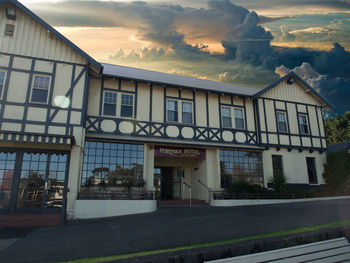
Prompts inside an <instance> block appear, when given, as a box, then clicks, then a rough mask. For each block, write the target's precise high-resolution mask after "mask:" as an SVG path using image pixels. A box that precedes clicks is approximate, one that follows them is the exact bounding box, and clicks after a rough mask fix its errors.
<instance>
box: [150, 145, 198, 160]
mask: <svg viewBox="0 0 350 263" xmlns="http://www.w3.org/2000/svg"><path fill="white" fill-rule="evenodd" d="M154 156H155V157H170V158H190V159H205V149H196V148H181V147H165V146H155V147H154Z"/></svg>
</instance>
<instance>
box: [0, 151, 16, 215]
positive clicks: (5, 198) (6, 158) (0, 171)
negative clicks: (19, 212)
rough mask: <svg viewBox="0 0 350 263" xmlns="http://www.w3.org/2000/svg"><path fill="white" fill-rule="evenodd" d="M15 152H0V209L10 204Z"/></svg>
mask: <svg viewBox="0 0 350 263" xmlns="http://www.w3.org/2000/svg"><path fill="white" fill-rule="evenodd" d="M15 161H16V153H10V152H0V196H1V198H0V210H1V209H2V208H5V209H6V208H8V207H9V205H10V195H11V186H12V177H13V173H14V172H13V170H14V167H15Z"/></svg>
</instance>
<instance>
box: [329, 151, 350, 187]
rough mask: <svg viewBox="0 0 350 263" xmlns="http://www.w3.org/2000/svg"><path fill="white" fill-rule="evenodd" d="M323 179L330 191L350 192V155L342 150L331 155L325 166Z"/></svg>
mask: <svg viewBox="0 0 350 263" xmlns="http://www.w3.org/2000/svg"><path fill="white" fill-rule="evenodd" d="M323 178H324V179H325V181H326V184H327V188H328V190H330V191H349V190H350V153H349V152H348V151H346V150H341V151H338V152H335V153H329V154H328V156H327V164H325V165H324V173H323Z"/></svg>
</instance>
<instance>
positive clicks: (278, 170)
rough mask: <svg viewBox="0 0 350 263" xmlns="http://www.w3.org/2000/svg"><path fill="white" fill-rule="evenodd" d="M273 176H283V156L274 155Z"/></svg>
mask: <svg viewBox="0 0 350 263" xmlns="http://www.w3.org/2000/svg"><path fill="white" fill-rule="evenodd" d="M272 170H273V176H278V175H283V165H282V156H281V155H272Z"/></svg>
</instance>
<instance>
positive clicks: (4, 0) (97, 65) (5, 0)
mask: <svg viewBox="0 0 350 263" xmlns="http://www.w3.org/2000/svg"><path fill="white" fill-rule="evenodd" d="M0 3H12V4H14V5H15V6H16V7H18V8H19V9H21V10H22V11H23V12H25V13H26V14H27V15H29V16H31V17H32V18H33V19H34V20H35V21H36V22H38V23H39V24H41V25H42V26H43V27H45V28H46V29H47V30H49V31H50V32H51V33H52V34H54V35H55V36H57V37H58V38H59V39H60V40H61V41H63V42H65V43H66V44H67V45H68V46H70V47H71V48H72V49H73V50H74V51H76V52H77V53H79V54H80V55H82V56H83V57H84V58H85V59H86V60H87V61H88V62H89V63H90V64H91V65H92V66H94V67H95V68H97V69H98V70H99V71H101V70H102V68H103V66H102V65H101V64H100V63H99V62H97V61H96V60H94V59H93V58H92V57H90V56H89V55H88V54H87V53H85V52H84V51H83V50H82V49H80V48H79V47H78V46H76V45H75V44H74V43H73V42H71V41H70V40H69V39H67V38H66V37H65V36H63V35H62V34H61V33H59V32H58V31H57V30H56V29H54V28H53V27H52V26H50V25H49V24H48V23H46V22H45V21H44V20H43V19H41V18H40V17H39V16H38V15H36V14H35V13H33V12H32V11H30V10H29V9H28V8H27V7H25V6H24V5H23V4H21V3H20V2H18V1H17V0H0ZM98 73H100V72H98Z"/></svg>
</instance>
